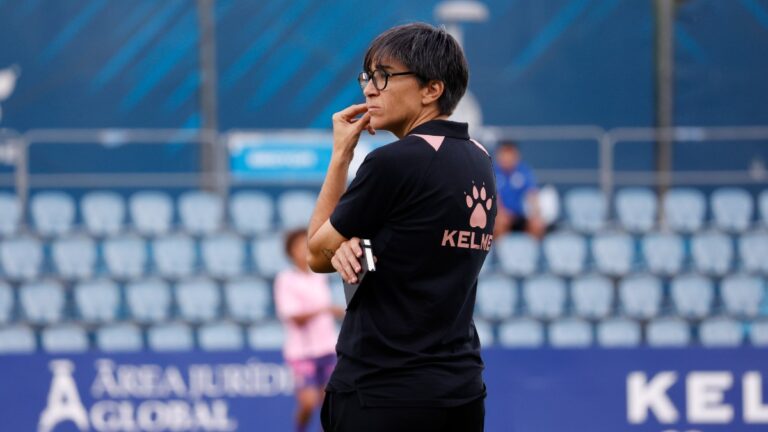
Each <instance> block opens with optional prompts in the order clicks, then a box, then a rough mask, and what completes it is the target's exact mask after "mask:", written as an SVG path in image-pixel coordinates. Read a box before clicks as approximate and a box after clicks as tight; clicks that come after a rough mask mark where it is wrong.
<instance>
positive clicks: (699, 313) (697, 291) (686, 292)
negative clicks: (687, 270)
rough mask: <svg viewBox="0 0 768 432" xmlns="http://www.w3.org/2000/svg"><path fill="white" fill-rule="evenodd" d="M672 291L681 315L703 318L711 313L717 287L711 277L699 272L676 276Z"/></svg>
mask: <svg viewBox="0 0 768 432" xmlns="http://www.w3.org/2000/svg"><path fill="white" fill-rule="evenodd" d="M670 291H671V297H672V303H673V304H674V305H675V309H676V310H677V314H678V315H679V316H681V317H684V318H694V319H701V318H704V317H706V316H708V315H709V314H710V311H711V309H712V302H713V301H714V298H715V287H714V285H713V284H712V281H711V280H710V279H709V278H707V277H704V276H702V275H698V274H687V275H681V276H676V277H675V278H674V279H672V283H671V288H670Z"/></svg>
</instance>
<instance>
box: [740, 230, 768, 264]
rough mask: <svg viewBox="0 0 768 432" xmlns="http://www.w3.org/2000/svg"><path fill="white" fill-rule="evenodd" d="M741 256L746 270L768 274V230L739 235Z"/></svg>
mask: <svg viewBox="0 0 768 432" xmlns="http://www.w3.org/2000/svg"><path fill="white" fill-rule="evenodd" d="M739 257H740V258H741V265H742V267H743V269H744V270H745V271H748V272H751V273H763V274H766V275H768V232H766V231H751V232H748V233H745V234H742V235H741V237H739Z"/></svg>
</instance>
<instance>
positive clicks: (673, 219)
mask: <svg viewBox="0 0 768 432" xmlns="http://www.w3.org/2000/svg"><path fill="white" fill-rule="evenodd" d="M663 205H664V219H665V221H666V226H667V227H668V228H670V229H671V230H673V231H677V232H682V233H692V232H695V231H698V230H700V229H701V228H702V226H703V225H704V215H705V212H706V205H707V204H706V200H705V199H704V194H703V193H701V192H700V191H698V190H696V189H690V188H673V189H670V190H669V191H668V192H667V193H666V195H664V201H663Z"/></svg>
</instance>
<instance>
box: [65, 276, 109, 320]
mask: <svg viewBox="0 0 768 432" xmlns="http://www.w3.org/2000/svg"><path fill="white" fill-rule="evenodd" d="M75 303H76V304H77V309H78V311H79V312H80V317H81V318H82V319H83V321H85V322H88V323H104V322H106V323H109V322H112V321H115V319H117V314H118V311H119V310H120V290H119V288H118V287H117V284H115V283H114V282H113V281H112V280H110V279H99V280H93V281H88V282H81V283H79V284H78V285H77V286H75Z"/></svg>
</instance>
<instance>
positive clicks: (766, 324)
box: [0, 318, 768, 347]
mask: <svg viewBox="0 0 768 432" xmlns="http://www.w3.org/2000/svg"><path fill="white" fill-rule="evenodd" d="M749 341H750V342H751V343H752V345H753V346H756V347H768V320H766V319H765V318H763V319H761V320H759V321H755V322H753V323H752V324H751V325H750V327H749ZM0 345H2V344H0Z"/></svg>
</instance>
